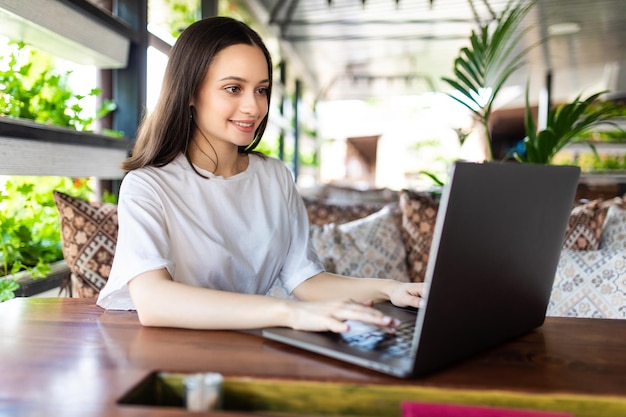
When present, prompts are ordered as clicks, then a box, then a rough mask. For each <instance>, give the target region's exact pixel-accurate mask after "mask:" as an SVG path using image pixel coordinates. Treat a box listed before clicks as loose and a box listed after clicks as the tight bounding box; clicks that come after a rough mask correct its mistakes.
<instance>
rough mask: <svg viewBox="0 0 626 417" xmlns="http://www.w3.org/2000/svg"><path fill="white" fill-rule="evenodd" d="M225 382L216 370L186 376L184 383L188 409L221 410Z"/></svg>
mask: <svg viewBox="0 0 626 417" xmlns="http://www.w3.org/2000/svg"><path fill="white" fill-rule="evenodd" d="M223 382H224V377H223V376H222V375H221V374H218V373H215V372H206V373H197V374H192V375H189V376H187V377H185V379H184V380H183V383H184V385H185V404H186V407H187V410H189V411H211V410H220V409H221V408H222V384H223Z"/></svg>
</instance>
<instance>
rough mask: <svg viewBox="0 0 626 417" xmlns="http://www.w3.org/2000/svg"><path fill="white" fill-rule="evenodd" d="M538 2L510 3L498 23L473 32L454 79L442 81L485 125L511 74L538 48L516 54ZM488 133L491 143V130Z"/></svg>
mask: <svg viewBox="0 0 626 417" xmlns="http://www.w3.org/2000/svg"><path fill="white" fill-rule="evenodd" d="M535 3H536V0H509V2H508V3H507V5H506V7H505V9H504V11H503V12H502V13H501V14H500V16H498V17H497V18H496V19H495V20H494V21H492V22H489V23H486V24H482V25H479V27H478V28H476V29H475V30H472V32H471V35H470V37H469V42H470V46H469V47H464V48H462V49H461V50H460V51H459V55H458V57H457V58H456V59H455V61H454V67H453V74H454V77H453V78H448V77H443V78H442V80H443V81H444V82H445V83H447V84H448V85H449V86H451V87H452V88H453V89H454V90H456V91H455V93H446V94H447V95H448V96H450V97H452V98H453V99H455V100H456V101H458V102H459V103H461V104H463V105H464V106H465V107H467V108H468V109H470V110H471V111H472V112H473V113H474V114H475V115H476V116H477V117H478V118H479V120H480V122H481V123H482V124H483V125H485V126H486V125H488V121H489V116H490V114H491V111H492V107H493V103H494V100H495V98H496V96H497V95H498V93H499V91H500V90H501V89H502V87H503V86H504V85H505V83H506V81H507V80H508V78H509V77H510V76H511V74H513V72H515V71H517V70H518V69H519V68H520V67H522V66H523V65H525V63H526V62H525V59H524V58H525V56H526V55H527V54H528V52H529V51H530V50H531V49H532V48H533V47H534V46H535V45H531V46H530V47H527V48H525V49H524V50H522V51H521V52H519V53H517V54H514V51H515V50H516V47H517V45H518V44H519V43H520V42H521V39H522V37H523V36H524V35H525V34H526V33H527V32H528V30H530V29H531V28H530V27H528V28H525V29H523V30H521V31H519V26H520V24H521V22H522V21H523V20H524V18H525V17H526V15H527V14H528V13H529V12H530V10H531V9H532V8H533V7H534V5H535ZM485 91H490V95H489V96H488V97H486V98H485V97H484V96H481V95H484V92H485ZM486 133H487V136H488V139H489V142H490V137H489V131H488V130H487V132H486Z"/></svg>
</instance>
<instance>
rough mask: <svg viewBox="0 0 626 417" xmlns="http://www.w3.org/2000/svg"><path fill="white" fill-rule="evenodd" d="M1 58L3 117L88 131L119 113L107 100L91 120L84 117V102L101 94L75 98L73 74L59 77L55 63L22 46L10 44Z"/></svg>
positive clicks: (0, 109) (96, 91)
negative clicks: (109, 116) (101, 120)
mask: <svg viewBox="0 0 626 417" xmlns="http://www.w3.org/2000/svg"><path fill="white" fill-rule="evenodd" d="M3 49H5V50H6V51H9V52H8V53H7V54H5V55H4V56H2V57H0V114H4V115H6V116H11V117H19V118H22V119H28V120H34V121H36V122H39V123H45V124H52V125H56V126H66V127H73V128H75V129H76V130H79V131H88V130H90V129H91V126H92V124H93V122H94V120H96V119H97V118H101V117H104V116H106V115H107V114H108V113H110V112H111V111H114V110H115V109H116V105H115V103H114V102H112V101H110V100H105V101H104V102H103V104H102V107H101V108H100V109H98V110H97V111H96V114H95V115H94V116H93V117H92V116H85V114H84V113H85V112H84V111H83V110H84V108H83V104H82V103H83V101H84V99H86V98H88V97H95V96H97V95H99V94H100V93H101V90H100V89H98V88H93V89H91V90H90V91H89V92H88V93H87V94H85V95H82V94H76V93H74V92H73V91H72V89H71V88H70V86H69V83H68V78H69V76H70V74H71V71H68V72H65V73H63V74H59V73H57V72H56V71H55V69H54V65H53V62H52V59H51V58H50V57H48V56H46V55H44V54H43V53H42V52H38V51H36V50H34V49H32V48H30V47H28V46H26V45H25V44H24V43H21V42H13V41H9V43H8V44H7V45H6V46H5V47H4V48H3Z"/></svg>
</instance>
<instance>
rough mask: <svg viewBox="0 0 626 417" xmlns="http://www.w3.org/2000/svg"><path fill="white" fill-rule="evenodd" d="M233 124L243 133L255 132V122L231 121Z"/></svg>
mask: <svg viewBox="0 0 626 417" xmlns="http://www.w3.org/2000/svg"><path fill="white" fill-rule="evenodd" d="M231 123H232V124H233V125H234V126H235V127H236V128H237V129H238V130H240V131H242V132H253V131H254V122H243V121H237V120H231Z"/></svg>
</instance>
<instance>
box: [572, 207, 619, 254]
mask: <svg viewBox="0 0 626 417" xmlns="http://www.w3.org/2000/svg"><path fill="white" fill-rule="evenodd" d="M607 210H608V205H607V204H605V203H604V201H603V200H601V199H598V200H593V201H590V202H588V203H585V204H582V205H579V206H577V207H574V209H572V212H571V214H570V217H569V223H568V226H567V231H566V233H565V241H564V242H563V249H567V250H598V249H599V248H600V238H601V236H602V226H603V224H604V220H605V219H606V213H607Z"/></svg>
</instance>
